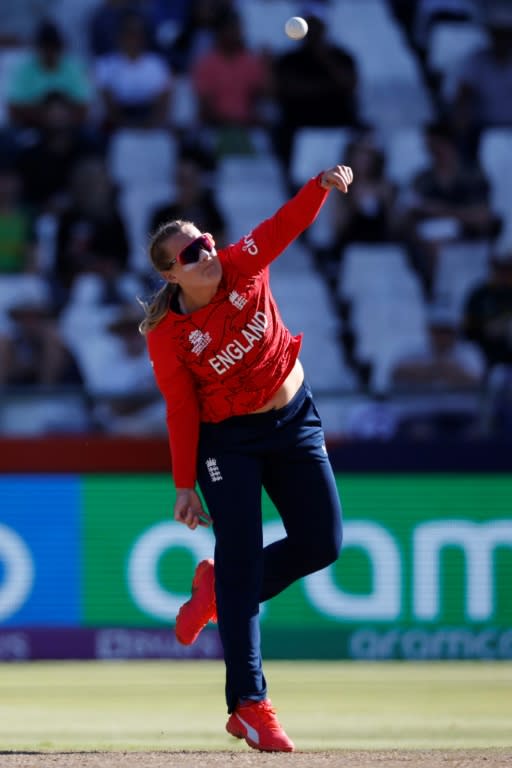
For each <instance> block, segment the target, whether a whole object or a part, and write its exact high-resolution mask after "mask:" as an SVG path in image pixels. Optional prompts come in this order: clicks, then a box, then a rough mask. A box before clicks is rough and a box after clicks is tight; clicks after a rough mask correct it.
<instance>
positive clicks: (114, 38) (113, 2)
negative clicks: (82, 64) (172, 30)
mask: <svg viewBox="0 0 512 768" xmlns="http://www.w3.org/2000/svg"><path fill="white" fill-rule="evenodd" d="M134 13H137V14H139V15H140V16H141V17H142V18H143V19H144V22H145V24H146V29H147V31H148V33H149V30H150V22H149V14H148V13H147V11H146V4H145V3H144V2H141V0H100V2H98V4H97V6H96V8H94V9H93V11H92V13H91V15H90V17H89V23H88V29H87V35H88V47H89V51H90V53H91V54H92V55H93V56H105V55H107V54H109V53H114V52H115V51H116V50H117V47H118V42H119V35H120V34H121V27H122V24H123V19H124V17H125V16H126V15H129V14H130V15H131V14H134Z"/></svg>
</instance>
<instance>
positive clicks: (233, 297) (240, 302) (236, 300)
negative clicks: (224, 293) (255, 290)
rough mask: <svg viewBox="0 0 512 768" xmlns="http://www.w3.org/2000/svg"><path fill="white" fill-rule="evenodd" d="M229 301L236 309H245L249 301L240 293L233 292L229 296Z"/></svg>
mask: <svg viewBox="0 0 512 768" xmlns="http://www.w3.org/2000/svg"><path fill="white" fill-rule="evenodd" d="M229 300H230V302H231V303H232V305H233V306H234V307H236V308H237V309H243V308H244V307H245V305H246V304H247V299H246V298H245V296H242V295H241V294H239V293H238V291H231V293H230V294H229Z"/></svg>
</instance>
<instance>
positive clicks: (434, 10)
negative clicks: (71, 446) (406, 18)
mask: <svg viewBox="0 0 512 768" xmlns="http://www.w3.org/2000/svg"><path fill="white" fill-rule="evenodd" d="M399 2H400V0H392V3H393V4H394V5H396V4H399ZM403 5H407V6H408V13H409V14H410V15H412V21H413V25H412V27H413V37H414V40H415V42H416V43H417V45H418V46H419V47H420V48H426V46H427V44H428V36H429V33H430V31H431V29H432V26H433V25H434V24H435V23H436V22H439V21H468V20H470V19H478V18H479V0H418V2H416V3H411V2H410V0H403Z"/></svg>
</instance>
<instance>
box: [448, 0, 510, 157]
mask: <svg viewBox="0 0 512 768" xmlns="http://www.w3.org/2000/svg"><path fill="white" fill-rule="evenodd" d="M484 19H485V23H486V26H487V27H488V32H489V38H490V44H489V46H488V47H487V48H483V49H482V50H479V51H477V52H476V53H473V54H471V55H470V56H469V57H468V58H467V59H466V61H465V62H464V63H463V64H462V65H461V67H460V70H459V71H458V72H457V73H454V75H455V84H454V85H453V86H452V90H453V93H454V95H453V97H452V101H451V104H450V107H449V111H450V116H451V120H452V122H453V124H454V126H455V129H456V131H457V134H458V135H460V136H461V141H465V142H466V143H469V142H470V141H471V137H472V136H473V135H474V134H475V133H476V134H478V132H479V131H480V130H481V129H482V128H485V127H488V126H504V125H506V126H512V5H511V4H510V2H508V0H506V2H503V0H501V1H500V2H496V0H492V1H491V0H490V2H489V4H488V5H486V6H485V15H484Z"/></svg>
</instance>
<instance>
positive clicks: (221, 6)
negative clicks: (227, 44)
mask: <svg viewBox="0 0 512 768" xmlns="http://www.w3.org/2000/svg"><path fill="white" fill-rule="evenodd" d="M234 5H235V4H234V0H190V2H189V3H188V4H187V11H188V12H187V15H186V18H185V19H184V23H183V26H182V29H181V30H180V32H179V33H178V35H177V36H176V38H175V39H174V40H173V41H172V43H170V44H169V43H168V44H167V45H166V46H164V48H165V50H167V55H168V58H169V61H170V63H171V66H172V67H173V68H175V69H176V71H177V72H180V73H188V72H189V71H191V70H192V68H193V67H194V65H195V62H196V61H197V59H198V58H200V57H201V56H203V55H204V54H205V53H209V52H210V51H211V49H212V48H213V47H214V44H215V23H216V20H217V18H218V16H219V13H221V12H222V11H223V10H229V9H234ZM158 38H159V43H160V45H161V46H162V42H160V38H161V34H160V35H159V36H158Z"/></svg>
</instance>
